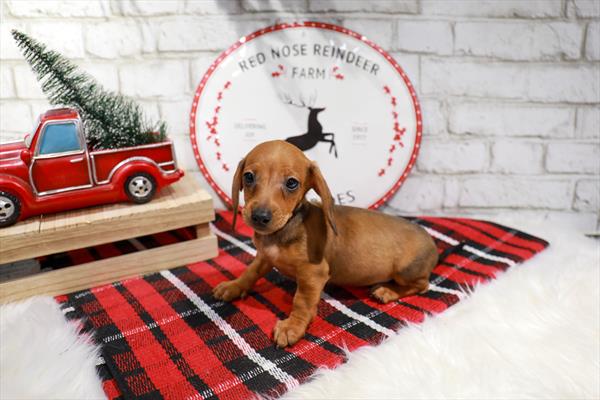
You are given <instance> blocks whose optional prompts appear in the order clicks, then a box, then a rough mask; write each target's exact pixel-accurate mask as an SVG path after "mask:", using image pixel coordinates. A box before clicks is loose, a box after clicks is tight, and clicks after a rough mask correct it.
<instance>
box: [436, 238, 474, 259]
mask: <svg viewBox="0 0 600 400" xmlns="http://www.w3.org/2000/svg"><path fill="white" fill-rule="evenodd" d="M466 244H467V242H464V241H463V242H460V243H458V244H457V245H456V246H452V247H448V248H447V249H446V250H444V251H442V252H441V253H440V255H439V256H438V263H440V262H442V261H444V260H445V259H446V257H448V256H449V255H450V254H452V253H454V252H457V251H459V250H461V249H462V248H463V247H464V246H465V245H466Z"/></svg>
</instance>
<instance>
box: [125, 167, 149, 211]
mask: <svg viewBox="0 0 600 400" xmlns="http://www.w3.org/2000/svg"><path fill="white" fill-rule="evenodd" d="M125 193H126V194H127V197H129V200H131V201H132V202H134V203H137V204H144V203H147V202H149V201H150V200H152V198H153V197H154V193H156V181H155V180H154V178H153V177H152V176H151V175H149V174H146V173H144V172H138V173H135V174H133V175H131V176H130V177H129V178H127V180H126V181H125Z"/></svg>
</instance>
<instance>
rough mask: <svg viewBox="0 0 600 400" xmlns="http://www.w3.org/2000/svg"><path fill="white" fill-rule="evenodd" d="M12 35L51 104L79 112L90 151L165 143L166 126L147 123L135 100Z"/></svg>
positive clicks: (29, 40)
mask: <svg viewBox="0 0 600 400" xmlns="http://www.w3.org/2000/svg"><path fill="white" fill-rule="evenodd" d="M12 35H13V38H14V39H15V41H16V42H17V45H18V46H19V48H20V49H21V51H22V52H23V55H24V57H25V59H26V60H27V62H28V63H29V65H30V66H31V69H32V70H33V72H34V73H35V74H36V76H37V79H38V81H40V83H41V85H42V91H43V92H44V94H46V96H48V100H49V101H50V104H53V105H62V106H68V107H73V108H76V109H77V110H78V111H79V114H80V115H81V119H82V121H83V126H84V131H85V135H86V139H87V142H88V146H89V147H90V148H91V149H94V150H100V149H115V148H122V147H130V146H139V145H143V144H149V143H157V142H161V141H164V140H165V139H166V124H165V123H164V122H162V121H161V122H159V123H157V124H154V123H151V122H150V121H148V120H147V119H146V118H145V116H144V113H143V112H142V109H141V107H140V106H139V105H138V104H136V103H135V102H134V101H133V100H131V99H129V98H127V97H124V96H122V95H119V94H116V93H113V92H109V91H106V90H105V89H104V88H103V87H102V86H101V85H99V84H98V83H97V82H96V81H95V80H94V79H93V78H92V77H91V76H89V75H88V74H86V73H83V72H79V71H78V70H77V66H76V65H75V64H73V63H72V62H70V61H69V60H68V59H66V58H64V57H63V56H62V55H61V54H59V53H57V52H55V51H52V50H48V49H47V48H46V46H45V45H44V44H42V43H39V42H37V41H36V40H34V39H32V38H30V37H29V36H27V35H25V34H24V33H22V32H19V31H16V30H13V31H12Z"/></svg>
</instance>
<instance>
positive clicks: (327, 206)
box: [310, 162, 338, 235]
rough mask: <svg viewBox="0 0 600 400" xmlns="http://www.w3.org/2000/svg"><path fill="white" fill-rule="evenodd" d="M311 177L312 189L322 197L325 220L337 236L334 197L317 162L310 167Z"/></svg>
mask: <svg viewBox="0 0 600 400" xmlns="http://www.w3.org/2000/svg"><path fill="white" fill-rule="evenodd" d="M310 175H311V179H312V182H311V187H312V188H313V189H314V190H315V192H317V194H318V195H319V197H321V204H322V205H323V213H324V214H325V218H326V219H327V222H328V223H329V225H330V226H331V229H333V232H334V233H335V234H336V235H337V234H338V232H337V227H336V226H335V220H334V218H333V196H331V191H330V190H329V186H327V183H326V182H325V179H323V175H322V174H321V170H320V169H319V167H318V166H317V163H315V162H312V163H311V165H310Z"/></svg>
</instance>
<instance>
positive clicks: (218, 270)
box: [57, 213, 548, 399]
mask: <svg viewBox="0 0 600 400" xmlns="http://www.w3.org/2000/svg"><path fill="white" fill-rule="evenodd" d="M231 217H232V215H231V213H221V214H220V215H218V216H217V219H216V221H215V222H214V224H213V231H214V232H215V233H216V234H217V236H218V238H219V248H220V251H219V255H218V257H216V258H215V259H212V260H208V261H204V262H199V263H196V264H191V265H188V266H185V267H180V268H175V269H172V270H169V271H162V272H160V273H155V274H151V275H147V276H144V277H138V278H134V279H129V280H124V281H121V282H116V283H113V284H111V285H104V286H100V287H96V288H93V289H91V290H84V291H80V292H76V293H72V294H69V295H64V296H58V297H57V299H58V301H60V302H61V303H63V310H64V312H65V314H66V315H67V317H69V318H75V319H82V320H83V321H84V324H85V326H86V329H88V330H90V331H91V332H93V334H94V337H95V340H96V341H97V342H98V343H99V344H100V345H101V346H102V358H101V359H100V360H99V361H98V370H99V372H100V374H101V376H102V378H103V379H104V388H105V391H106V394H107V396H108V397H109V398H143V399H158V398H169V399H184V398H198V399H199V398H214V399H217V398H223V399H244V398H249V397H253V395H255V394H260V395H268V396H279V395H281V394H283V393H284V392H286V391H288V390H290V389H292V388H294V387H295V386H298V385H299V384H301V383H302V382H304V381H306V380H307V379H309V378H310V376H311V374H312V373H313V372H314V371H315V370H316V369H317V368H318V367H322V366H326V367H334V366H336V365H338V364H339V363H342V362H344V359H345V353H344V349H349V350H350V351H352V350H355V349H357V348H359V347H361V346H365V345H369V344H371V345H373V344H377V343H379V342H380V341H381V340H383V339H385V338H386V337H388V336H391V335H393V334H394V333H395V331H396V330H398V329H400V328H401V327H402V326H404V325H405V324H407V323H409V322H410V323H415V322H420V321H422V320H423V318H424V317H425V316H426V315H431V314H435V313H439V312H442V311H444V310H445V309H447V308H448V307H450V306H452V305H453V304H455V303H457V302H458V301H460V299H461V298H463V297H464V296H465V293H464V290H465V289H472V288H473V287H474V286H475V285H476V284H477V283H479V282H484V281H487V280H490V279H493V278H494V277H496V275H497V274H498V273H500V272H502V271H504V270H506V269H507V268H509V267H511V266H513V265H515V264H517V263H520V262H522V261H524V260H526V259H528V258H530V257H532V256H533V255H535V254H536V253H538V252H540V251H541V250H543V249H544V248H545V247H546V246H547V245H548V243H547V242H546V241H544V240H542V239H539V238H536V237H533V236H531V235H528V234H525V233H523V232H519V231H517V230H515V229H510V228H507V227H504V226H500V225H497V224H494V223H490V222H484V221H477V220H471V219H460V218H432V217H427V218H418V219H414V222H415V223H418V224H420V225H422V226H423V227H424V228H425V229H426V230H427V231H428V232H429V233H430V234H431V235H432V236H433V238H434V239H435V241H436V244H437V246H438V248H439V251H440V253H442V259H441V261H440V263H439V265H438V266H437V267H436V268H435V269H434V271H433V274H432V276H431V286H430V290H429V291H428V292H427V293H424V294H420V295H416V296H411V297H407V298H404V299H402V300H401V301H397V302H394V303H390V304H386V305H382V304H379V303H377V302H376V301H374V300H372V299H371V298H370V297H369V295H368V290H367V288H342V287H334V286H330V287H326V290H325V293H324V294H323V296H322V300H321V302H320V304H319V309H318V315H317V317H316V318H315V320H314V321H313V322H312V324H311V325H310V328H309V330H308V332H307V334H306V337H305V338H304V339H302V340H301V341H300V342H299V343H297V344H296V345H295V346H293V347H291V348H286V349H279V348H277V347H275V346H274V345H273V343H272V342H271V339H270V336H271V332H272V329H273V327H274V325H275V322H276V321H277V319H283V318H285V317H286V315H287V314H288V313H289V311H290V308H291V302H292V296H293V294H294V290H295V283H294V282H293V281H291V280H289V279H287V278H285V277H283V276H282V275H280V274H279V273H277V272H276V271H272V272H271V273H269V274H268V275H267V276H266V277H265V278H264V279H262V280H260V281H259V282H258V284H257V286H256V287H255V290H254V291H253V292H252V293H251V294H250V295H249V296H248V297H247V298H246V299H244V300H238V301H235V302H233V303H224V302H221V301H217V300H215V299H214V298H213V297H212V295H211V289H212V287H214V286H215V285H216V284H218V283H219V282H221V281H223V280H226V279H232V278H234V277H236V276H238V275H240V274H241V272H242V271H243V270H244V268H245V267H246V265H247V264H248V263H249V262H250V261H251V260H252V258H253V256H254V254H255V249H254V248H253V246H252V241H251V240H250V235H251V233H252V232H251V230H250V229H249V228H248V227H246V226H241V227H240V228H239V229H238V231H237V233H236V234H234V233H233V232H232V231H231V225H230V223H231ZM238 224H239V222H238ZM189 235H191V233H190V231H186V230H180V231H174V232H170V233H164V234H160V235H153V236H151V237H145V238H140V240H139V241H138V242H137V244H136V246H133V245H128V244H126V243H121V242H119V243H117V244H111V245H104V246H98V247H95V248H91V249H87V250H85V251H78V252H72V253H67V254H64V255H61V256H59V259H60V257H62V259H64V260H65V261H64V263H65V264H68V263H69V262H71V263H72V262H77V261H78V260H83V261H81V262H84V261H85V259H86V258H89V257H91V258H98V257H103V256H109V255H114V254H120V253H123V252H129V251H135V249H136V247H137V248H139V245H140V243H141V244H142V245H143V246H148V247H152V246H155V245H159V244H162V243H168V242H173V241H177V240H185V239H186V238H189V237H190V236H189ZM75 258H76V259H77V260H75Z"/></svg>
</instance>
